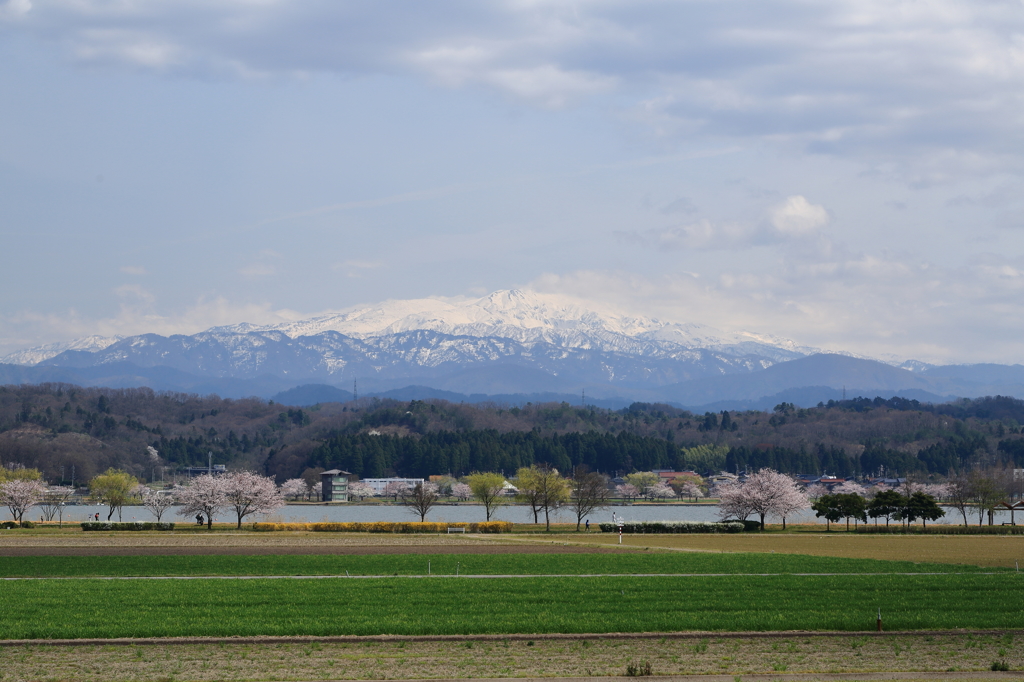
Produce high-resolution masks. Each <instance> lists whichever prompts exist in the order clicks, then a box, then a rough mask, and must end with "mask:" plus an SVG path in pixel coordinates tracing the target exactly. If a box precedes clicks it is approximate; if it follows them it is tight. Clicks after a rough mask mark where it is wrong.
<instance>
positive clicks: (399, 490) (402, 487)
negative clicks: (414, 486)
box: [383, 481, 409, 502]
mask: <svg viewBox="0 0 1024 682" xmlns="http://www.w3.org/2000/svg"><path fill="white" fill-rule="evenodd" d="M408 490H409V484H408V483H405V482H404V481H389V482H388V483H387V485H385V486H384V493H383V494H384V497H393V498H395V502H398V498H399V497H401V496H402V495H404V494H405V493H406V491H408Z"/></svg>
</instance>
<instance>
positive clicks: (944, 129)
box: [3, 0, 1024, 175]
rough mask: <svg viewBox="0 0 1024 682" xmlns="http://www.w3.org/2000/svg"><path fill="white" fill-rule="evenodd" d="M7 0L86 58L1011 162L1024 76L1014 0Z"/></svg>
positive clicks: (823, 144)
mask: <svg viewBox="0 0 1024 682" xmlns="http://www.w3.org/2000/svg"><path fill="white" fill-rule="evenodd" d="M3 8H4V13H5V15H6V16H9V17H13V16H17V18H18V20H17V21H11V22H7V30H21V31H28V32H31V33H34V34H36V35H39V36H41V37H44V38H47V39H52V40H54V41H56V42H58V43H60V44H65V45H68V46H70V49H71V53H72V54H73V55H75V56H76V57H77V58H78V59H82V60H86V61H97V60H98V61H120V62H123V63H126V64H130V65H133V66H142V67H146V68H153V69H158V70H168V69H185V70H188V71H190V72H191V71H201V70H204V69H205V70H210V71H213V72H216V73H225V72H231V73H236V74H265V73H279V74H301V73H311V72H333V73H339V74H346V75H348V74H367V73H377V74H379V73H388V74H396V73H398V74H400V73H418V74H424V75H426V76H427V77H428V78H430V79H432V80H434V81H435V82H438V83H441V84H444V85H446V86H448V87H461V86H465V85H472V84H482V85H487V86H490V87H494V88H498V89H500V90H502V91H504V92H506V93H508V94H509V95H511V96H513V97H518V98H522V99H524V100H527V101H531V102H535V103H538V104H540V105H542V106H563V105H565V104H566V103H570V102H573V101H577V100H578V99H579V98H581V97H587V96H590V95H593V94H598V93H605V92H609V91H616V92H619V93H622V94H624V95H625V96H626V97H627V99H626V100H624V101H629V100H630V99H631V100H632V101H633V102H634V103H635V105H634V106H635V108H636V112H637V116H638V117H639V118H642V119H645V120H647V121H649V122H651V123H652V124H653V125H655V126H656V127H657V128H658V129H659V130H661V131H662V132H668V133H669V134H678V133H679V132H684V131H695V130H697V131H703V132H705V133H710V134H716V135H727V136H740V137H750V136H755V137H765V138H772V139H777V140H783V141H785V140H789V141H792V142H795V143H797V144H800V145H809V146H810V147H811V148H814V149H817V150H819V151H825V152H836V151H840V150H841V151H843V152H844V153H847V154H858V155H864V153H865V152H870V154H872V155H874V156H877V157H880V158H881V157H885V158H890V159H896V160H899V159H901V158H904V154H903V152H904V151H905V150H906V149H916V150H918V152H920V153H924V152H927V153H928V154H935V155H940V156H941V155H942V154H943V153H945V152H948V151H957V150H959V152H963V151H965V150H966V151H973V152H974V153H977V154H979V155H981V156H983V157H1002V161H1003V162H1004V163H1005V162H1008V161H1009V162H1012V163H1015V164H1016V163H1017V160H1015V159H1006V158H1005V152H1006V147H1007V145H1008V144H1009V145H1011V146H1013V147H1014V148H1018V147H1019V143H1018V142H1016V140H1017V138H1018V136H1017V135H1016V131H1017V129H1018V127H1019V115H1018V112H1019V111H1020V105H1021V96H1020V92H1021V88H1022V86H1024V68H1022V67H1024V41H1022V40H1021V38H1020V36H1021V33H1022V31H1024V13H1021V11H1020V5H1019V3H1016V2H976V1H973V0H930V1H929V2H918V1H916V0H896V1H895V2H894V1H891V0H885V1H883V0H837V1H836V2H829V3H806V2H803V1H802V0H779V1H778V2H772V3H764V2H760V1H758V0H736V1H735V2H728V3H721V2H719V3H715V2H699V1H698V2H686V3H665V2H660V1H659V0H610V1H609V2H601V3H565V2H563V1H562V0H537V1H533V2H518V1H515V0H504V1H499V2H493V3H474V2H468V1H465V0H456V1H455V2H452V3H449V4H448V5H447V6H446V7H445V10H444V11H439V9H438V8H437V7H435V6H432V5H430V4H426V3H405V4H402V5H396V6H393V7H392V8H391V9H390V11H383V9H382V8H380V7H379V6H371V5H366V4H364V3H357V2H354V1H352V0H331V1H326V0H321V1H313V2H305V3H294V2H288V3H286V2H276V1H265V2H239V1H238V0H206V1H205V2H182V1H180V0H150V1H149V2H145V3H140V2H117V3H110V2H106V0H55V1H54V2H50V3H46V4H45V5H37V6H32V5H31V3H30V2H29V0H8V2H7V3H6V4H5V5H3ZM30 10H31V11H30ZM894 143H896V144H894ZM1018 151H1019V149H1018ZM916 158H917V159H923V158H924V157H921V156H918V157H916ZM920 163H923V161H921V162H920ZM918 172H920V173H923V174H925V175H927V170H926V169H924V168H919V169H918Z"/></svg>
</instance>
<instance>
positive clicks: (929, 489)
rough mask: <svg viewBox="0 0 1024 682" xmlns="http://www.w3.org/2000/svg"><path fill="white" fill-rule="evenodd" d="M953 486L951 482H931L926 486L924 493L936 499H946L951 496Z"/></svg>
mask: <svg viewBox="0 0 1024 682" xmlns="http://www.w3.org/2000/svg"><path fill="white" fill-rule="evenodd" d="M952 488H953V486H952V485H950V484H949V483H930V484H928V485H926V486H925V487H924V493H925V494H926V495H931V496H932V497H934V498H935V499H936V500H945V499H946V498H948V497H949V496H950V493H951V491H952Z"/></svg>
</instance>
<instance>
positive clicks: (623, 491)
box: [615, 483, 640, 500]
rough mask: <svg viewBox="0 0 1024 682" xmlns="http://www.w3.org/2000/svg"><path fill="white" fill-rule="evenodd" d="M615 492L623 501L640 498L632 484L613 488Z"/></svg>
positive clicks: (638, 492)
mask: <svg viewBox="0 0 1024 682" xmlns="http://www.w3.org/2000/svg"><path fill="white" fill-rule="evenodd" d="M615 492H617V493H618V494H619V497H621V498H622V499H624V500H635V499H636V498H638V497H640V491H639V490H638V489H637V487H636V486H635V485H633V484H632V483H623V484H622V485H617V486H615Z"/></svg>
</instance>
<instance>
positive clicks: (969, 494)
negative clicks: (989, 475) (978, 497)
mask: <svg viewBox="0 0 1024 682" xmlns="http://www.w3.org/2000/svg"><path fill="white" fill-rule="evenodd" d="M948 486H949V489H948V492H947V494H946V499H947V500H948V501H949V503H950V504H951V505H953V506H954V507H955V508H956V510H957V511H959V512H960V515H961V516H963V517H964V526H967V525H968V524H967V508H968V507H969V506H971V502H972V500H973V499H974V491H973V490H972V488H971V476H970V475H969V474H967V473H966V472H963V471H961V472H960V473H958V474H956V475H955V476H954V477H953V478H951V479H950V480H949V483H948Z"/></svg>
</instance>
